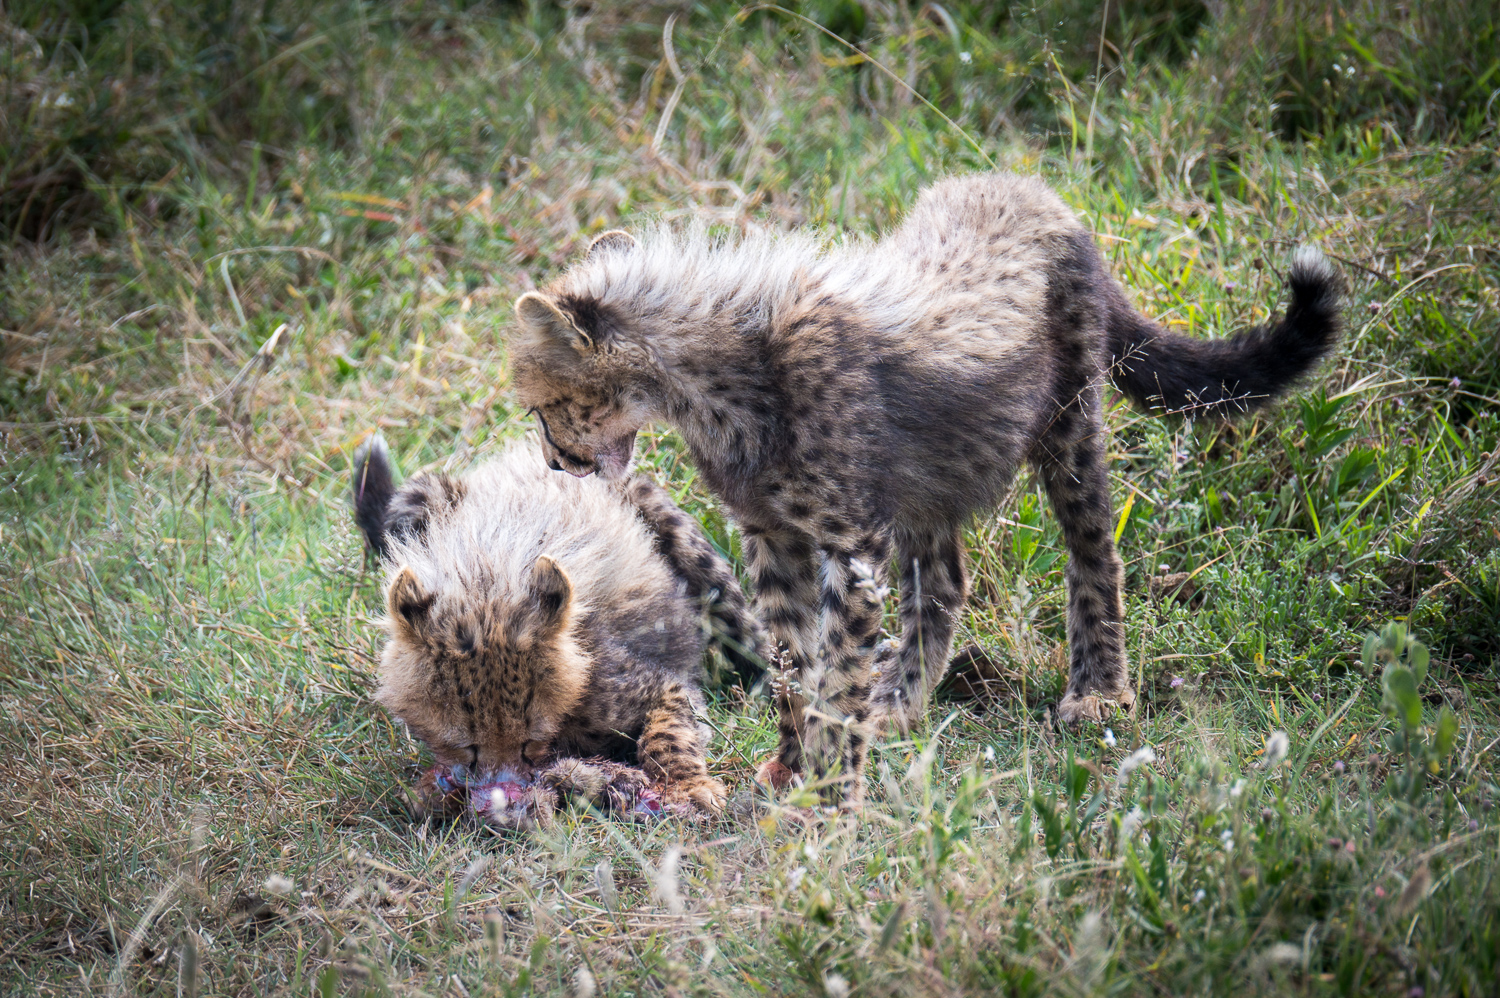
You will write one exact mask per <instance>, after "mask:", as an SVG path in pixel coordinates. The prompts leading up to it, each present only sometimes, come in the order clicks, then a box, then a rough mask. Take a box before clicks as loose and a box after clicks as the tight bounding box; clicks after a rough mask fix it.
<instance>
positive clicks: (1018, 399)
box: [511, 174, 1341, 796]
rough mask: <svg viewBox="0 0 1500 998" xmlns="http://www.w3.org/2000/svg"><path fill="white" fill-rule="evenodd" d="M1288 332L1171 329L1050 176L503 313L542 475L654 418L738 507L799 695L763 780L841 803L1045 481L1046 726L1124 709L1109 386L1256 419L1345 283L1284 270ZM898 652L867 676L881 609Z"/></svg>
mask: <svg viewBox="0 0 1500 998" xmlns="http://www.w3.org/2000/svg"><path fill="white" fill-rule="evenodd" d="M1289 283H1290V285H1291V302H1290V305H1289V306H1288V307H1287V311H1286V314H1285V316H1284V317H1282V318H1279V319H1277V320H1275V321H1273V322H1270V323H1268V324H1266V325H1265V326H1262V327H1260V328H1257V329H1253V330H1247V331H1245V332H1242V333H1239V334H1238V335H1235V336H1232V337H1228V338H1225V339H1216V340H1200V339H1193V338H1190V337H1186V336H1181V335H1178V334H1175V333H1172V332H1169V331H1167V330H1166V329H1164V328H1162V327H1161V326H1159V325H1157V324H1156V323H1154V322H1152V321H1151V320H1149V319H1147V318H1146V317H1144V316H1142V315H1141V314H1140V313H1138V312H1137V311H1136V310H1135V308H1134V307H1133V306H1132V305H1131V304H1130V302H1129V301H1128V299H1127V298H1126V297H1125V294H1124V293H1123V292H1122V291H1121V289H1120V287H1119V285H1117V284H1116V283H1115V282H1114V281H1113V280H1111V279H1110V276H1109V273H1108V271H1107V270H1106V268H1105V265H1104V261H1103V259H1102V258H1101V256H1100V253H1099V250H1098V249H1097V248H1096V247H1095V245H1094V242H1093V240H1092V238H1091V237H1090V235H1089V232H1088V230H1087V229H1085V228H1084V227H1083V226H1082V225H1081V224H1080V223H1079V220H1078V217H1077V215H1076V214H1075V213H1074V212H1073V211H1072V209H1070V208H1069V207H1068V206H1067V205H1066V204H1064V203H1063V201H1062V200H1061V199H1060V198H1058V197H1057V195H1056V194H1054V193H1053V192H1052V191H1051V190H1049V189H1048V188H1047V187H1046V185H1045V184H1043V183H1041V182H1040V181H1038V180H1035V179H1032V178H1026V177H1018V176H1011V175H1006V174H985V175H977V176H969V177H955V178H952V179H948V180H944V181H942V182H941V183H939V184H937V185H935V186H933V187H932V188H930V189H928V190H927V191H925V192H924V193H923V194H922V195H921V197H919V198H918V199H917V202H916V204H915V206H914V207H913V208H912V210H911V212H910V213H909V214H908V215H907V217H906V219H905V221H904V222H903V223H902V224H901V225H900V226H898V227H897V228H896V229H895V230H894V231H892V232H890V233H889V234H887V235H886V236H885V237H884V238H882V239H880V240H879V241H877V242H849V243H844V244H842V245H837V246H833V247H828V246H826V245H823V244H820V243H819V242H818V241H817V240H815V239H812V238H808V237H803V236H769V235H751V236H748V237H746V238H744V239H741V240H722V241H716V240H713V239H710V238H708V237H707V236H706V235H704V234H703V233H702V232H696V233H695V232H689V233H687V234H685V235H684V234H680V233H674V232H671V231H668V230H665V229H663V230H658V231H655V232H652V233H649V234H648V235H646V236H645V237H644V238H642V239H641V240H640V241H639V242H638V241H637V240H635V239H634V238H632V237H631V236H629V235H627V234H625V233H623V232H615V233H606V234H605V235H603V236H601V237H599V239H597V240H596V241H595V244H594V245H593V246H591V247H590V250H589V253H588V255H587V256H586V257H585V259H583V260H582V261H581V262H579V263H578V264H576V265H575V266H574V267H572V268H571V269H570V270H568V271H567V272H566V273H564V274H562V275H561V276H559V277H558V278H557V279H556V280H554V281H553V282H552V283H551V284H549V285H548V286H547V287H546V288H545V289H544V290H542V291H538V292H532V293H530V294H526V295H523V296H522V297H521V298H520V299H519V300H518V301H517V302H516V313H517V317H518V319H519V320H520V321H519V324H518V329H517V331H516V334H515V336H514V337H513V340H512V343H511V359H512V362H513V364H514V371H515V384H516V391H517V396H518V398H519V399H520V401H521V403H522V404H523V405H526V406H528V407H530V408H531V409H532V410H533V411H534V412H535V414H536V417H537V421H538V423H539V425H540V427H541V429H542V433H543V436H544V452H545V454H546V456H547V458H548V461H549V463H550V464H551V466H552V467H553V468H556V469H560V470H565V471H569V472H571V473H573V474H574V475H588V474H592V473H593V472H595V471H598V472H599V473H600V474H601V475H604V476H611V475H620V474H623V472H624V469H625V468H626V467H627V466H628V463H629V458H630V452H631V447H632V443H633V441H634V439H635V434H636V431H637V430H639V429H640V427H641V426H642V424H644V423H646V422H648V421H659V422H663V423H667V424H669V425H671V426H672V427H674V428H675V429H677V430H678V432H680V433H681V434H682V439H683V441H684V442H685V443H686V445H687V448H688V451H689V452H690V454H691V455H692V458H693V461H694V462H695V463H696V465H697V468H698V471H699V473H700V474H701V475H702V477H703V480H704V482H706V483H707V485H708V486H709V488H710V489H712V490H713V491H714V492H715V493H717V494H718V496H719V497H720V498H721V499H722V500H723V501H724V503H725V505H726V506H728V507H729V509H730V510H731V512H732V513H733V514H734V515H735V517H736V519H737V520H738V521H739V525H740V528H741V530H742V531H743V533H744V537H745V558H746V562H747V563H748V567H749V570H750V574H751V576H752V578H753V581H754V583H755V587H756V599H757V601H758V603H759V606H760V610H761V613H762V617H763V619H764V621H765V623H766V625H767V626H768V627H769V628H770V630H771V631H772V632H773V633H774V634H775V636H776V638H777V639H778V640H779V641H780V643H781V644H782V645H783V646H784V648H785V650H786V652H787V654H789V655H790V657H791V661H792V663H793V669H794V671H795V672H796V678H797V679H798V683H797V684H795V685H791V684H789V685H788V686H786V687H785V689H786V690H787V691H788V692H787V694H786V695H783V696H782V697H781V700H780V711H781V724H780V729H781V730H780V736H781V745H780V748H779V749H778V753H777V757H776V758H775V759H773V760H771V762H770V763H769V764H768V765H767V766H766V767H764V768H763V770H762V772H763V775H764V776H765V777H766V778H767V779H768V780H770V781H771V782H773V783H780V782H783V781H785V780H786V779H788V778H790V774H792V773H794V772H797V771H799V770H801V769H802V768H803V762H804V760H806V762H807V763H808V764H809V767H808V768H809V769H810V773H809V775H812V776H816V777H819V778H827V779H828V781H829V782H828V784H827V785H828V786H830V787H833V788H835V790H834V793H832V794H830V796H837V789H836V785H837V784H843V785H844V786H845V787H847V788H848V790H849V792H850V794H851V796H857V794H858V788H859V785H860V770H861V767H862V766H863V764H864V758H865V754H866V744H867V739H868V738H869V736H870V731H869V726H870V722H872V721H874V720H877V719H879V718H881V717H886V718H890V719H891V720H892V721H894V722H895V723H896V724H897V725H898V726H902V727H904V726H907V725H909V724H911V723H912V722H913V721H914V720H915V719H916V718H917V717H919V716H920V713H921V711H922V709H923V707H924V706H925V703H926V700H927V697H928V694H929V692H930V691H931V690H932V688H933V686H934V685H935V684H936V683H937V682H938V680H939V679H941V678H942V676H943V673H944V670H945V669H946V668H947V665H948V654H949V649H950V645H951V643H952V638H953V631H954V624H955V623H956V621H957V617H958V614H959V611H960V609H961V607H962V605H963V601H964V598H965V594H966V591H967V583H966V580H965V569H964V551H963V540H962V531H963V528H964V526H965V525H966V524H967V523H968V522H969V521H970V518H971V517H973V516H974V515H975V514H976V513H985V512H987V511H989V510H991V509H993V508H994V507H995V506H996V504H997V503H998V502H999V501H1000V500H1001V498H1002V497H1003V496H1004V495H1005V494H1006V491H1007V490H1008V489H1009V488H1010V485H1011V482H1012V480H1013V479H1014V477H1015V474H1016V472H1017V470H1018V469H1019V468H1021V467H1023V466H1025V465H1028V464H1029V465H1030V466H1031V467H1033V468H1034V469H1035V470H1036V472H1037V476H1038V477H1039V478H1040V480H1041V482H1042V484H1043V486H1044V487H1045V488H1046V491H1047V495H1048V498H1049V499H1050V501H1051V504H1052V509H1053V511H1054V513H1055V514H1056V515H1057V518H1058V521H1059V522H1060V524H1061V526H1062V533H1063V539H1064V541H1065V542H1066V544H1067V548H1068V563H1067V572H1066V581H1067V588H1068V619H1067V630H1068V644H1069V646H1070V650H1071V666H1070V670H1069V675H1068V685H1067V690H1066V692H1065V694H1064V696H1063V698H1062V701H1061V703H1060V704H1059V705H1058V713H1059V716H1060V717H1061V719H1062V720H1064V721H1068V722H1075V721H1081V720H1086V719H1097V718H1099V717H1100V716H1101V714H1102V713H1103V712H1104V711H1105V710H1107V709H1108V706H1109V704H1110V703H1111V702H1113V703H1114V704H1118V705H1120V706H1124V707H1128V706H1129V705H1130V700H1131V692H1130V688H1129V685H1128V683H1127V672H1126V668H1125V640H1124V638H1125V635H1124V627H1123V623H1122V621H1123V617H1124V607H1123V605H1122V603H1121V594H1120V589H1121V583H1122V576H1123V572H1122V568H1121V562H1120V558H1119V555H1118V554H1117V553H1116V551H1115V544H1114V520H1113V518H1112V516H1111V512H1110V496H1109V480H1108V475H1107V468H1106V462H1105V446H1104V444H1105V434H1104V426H1103V422H1102V419H1101V413H1102V408H1103V404H1104V388H1105V384H1106V382H1109V381H1113V382H1114V384H1115V386H1116V387H1118V388H1119V389H1120V390H1121V391H1123V392H1124V393H1125V394H1126V395H1128V396H1129V397H1130V398H1131V399H1132V400H1134V401H1135V402H1136V403H1138V404H1140V405H1142V406H1145V407H1147V408H1149V409H1153V410H1155V411H1157V412H1163V413H1188V414H1192V415H1198V416H1202V417H1207V418H1218V417H1226V416H1232V415H1236V414H1239V413H1244V412H1250V411H1252V410H1255V409H1257V408H1260V407H1262V406H1264V405H1265V404H1266V403H1267V402H1268V401H1269V400H1270V399H1272V398H1274V397H1275V396H1276V395H1278V394H1280V393H1282V392H1284V391H1285V390H1286V389H1287V388H1288V387H1290V386H1291V384H1292V383H1293V382H1294V381H1295V380H1296V379H1297V378H1298V377H1299V376H1301V375H1303V374H1305V373H1306V372H1307V371H1309V370H1310V369H1311V368H1312V367H1313V366H1314V365H1315V364H1316V363H1317V361H1318V360H1319V358H1321V357H1322V356H1323V355H1324V354H1326V353H1327V352H1328V350H1329V349H1330V348H1331V347H1332V346H1333V343H1334V341H1335V339H1336V337H1337V332H1338V326H1339V297H1340V287H1341V282H1340V279H1339V277H1338V275H1337V274H1336V273H1335V271H1334V270H1333V268H1332V267H1331V266H1330V265H1329V264H1328V262H1327V261H1326V260H1325V259H1324V258H1323V256H1322V255H1321V254H1320V253H1318V252H1317V251H1316V250H1313V249H1310V248H1309V249H1304V250H1302V251H1300V252H1298V254H1297V255H1296V256H1295V257H1294V258H1293V259H1292V264H1291V268H1290V273H1289ZM892 561H894V562H895V570H896V574H897V578H898V579H899V587H900V598H901V603H900V619H901V625H902V634H901V640H900V646H899V649H898V650H896V651H895V652H893V653H890V654H887V653H885V652H884V651H882V652H881V653H880V654H879V659H878V666H879V670H878V674H876V672H875V669H874V668H873V666H874V665H876V664H877V652H876V645H877V639H878V638H879V633H880V620H881V613H882V606H881V603H882V601H881V599H880V594H881V592H882V590H883V586H882V584H881V583H882V581H883V580H884V578H885V576H886V573H887V571H888V567H889V565H890V563H891V562H892Z"/></svg>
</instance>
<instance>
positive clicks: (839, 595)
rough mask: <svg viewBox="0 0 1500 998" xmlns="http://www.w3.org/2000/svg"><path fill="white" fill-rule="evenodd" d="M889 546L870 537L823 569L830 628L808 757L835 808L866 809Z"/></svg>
mask: <svg viewBox="0 0 1500 998" xmlns="http://www.w3.org/2000/svg"><path fill="white" fill-rule="evenodd" d="M889 558H890V548H889V545H888V544H887V543H886V542H885V541H884V540H883V539H878V538H867V539H866V540H865V542H864V543H862V544H860V545H859V546H857V547H856V548H854V549H853V550H847V551H841V550H830V551H828V552H827V553H826V560H825V562H824V566H823V594H822V600H821V603H822V607H823V629H822V638H821V641H820V642H819V648H818V657H817V660H816V664H815V667H814V668H813V669H811V670H809V674H808V675H807V677H806V678H805V679H804V680H803V689H804V691H806V692H808V693H810V694H811V695H810V696H809V698H808V704H807V706H806V708H805V711H804V719H803V736H802V743H803V751H804V753H805V756H806V760H807V764H808V768H809V770H810V775H811V776H813V777H814V778H816V779H817V780H818V782H819V783H820V784H822V787H823V789H822V796H823V799H824V800H825V801H827V802H828V803H841V804H843V805H844V806H846V807H857V806H859V804H860V802H861V800H862V798H863V795H864V767H865V757H866V755H868V753H869V745H870V734H869V720H870V708H871V696H870V692H871V691H870V666H871V664H872V661H873V658H874V653H875V642H876V640H877V639H878V638H879V636H880V616H881V612H882V610H883V609H884V593H885V590H884V588H883V586H882V583H883V581H884V579H885V573H886V562H887V561H888V560H889Z"/></svg>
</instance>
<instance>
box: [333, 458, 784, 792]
mask: <svg viewBox="0 0 1500 998" xmlns="http://www.w3.org/2000/svg"><path fill="white" fill-rule="evenodd" d="M354 510H355V519H356V521H357V522H358V524H359V526H360V528H361V529H362V530H363V531H364V534H365V537H366V538H367V539H368V541H369V543H370V546H371V548H373V549H374V551H375V552H376V553H377V554H378V555H379V556H380V558H381V560H382V562H383V564H384V566H385V568H386V573H387V585H386V617H385V622H384V623H385V628H386V631H387V632H388V634H389V640H388V641H387V642H386V645H385V649H384V652H383V653H382V655H381V659H380V665H379V680H380V683H379V689H378V691H377V692H376V694H375V699H376V700H377V701H378V702H379V703H380V704H382V705H383V706H385V707H386V708H387V709H388V710H389V711H390V712H391V713H392V714H393V715H395V716H396V717H398V718H400V719H401V720H402V721H404V722H405V723H406V725H407V727H408V728H409V729H410V731H411V732H412V734H413V735H415V736H416V737H417V738H420V739H421V740H422V741H423V742H425V743H426V744H427V746H428V747H429V748H430V749H431V750H432V753H433V755H434V756H436V757H437V761H438V763H439V764H440V765H444V766H461V767H464V768H463V770H461V771H466V772H469V773H474V774H492V773H505V774H521V776H515V775H507V778H509V779H526V778H529V777H528V774H529V775H530V776H536V775H541V770H542V769H543V767H546V766H547V765H548V764H549V763H551V762H553V761H555V760H558V759H562V758H569V757H584V756H604V757H610V758H616V759H619V760H622V761H633V762H636V763H637V764H638V765H639V766H640V767H641V768H642V769H643V770H644V771H645V772H646V774H647V776H649V777H650V778H651V779H653V780H655V781H661V782H663V783H664V785H665V794H664V796H665V797H666V799H668V800H669V801H673V802H678V803H682V804H691V805H693V806H695V807H697V808H699V809H701V810H702V811H706V812H710V813H715V812H718V811H719V809H720V808H721V807H722V806H723V803H724V799H725V790H724V785H723V784H722V783H720V782H719V781H718V780H716V779H714V778H713V777H711V776H709V774H708V768H707V765H706V763H705V759H704V750H705V747H706V745H707V737H708V729H707V727H706V726H705V725H703V724H702V723H701V722H700V721H699V715H700V714H701V713H702V710H703V693H702V689H701V677H702V675H703V655H704V651H705V649H706V647H707V645H708V642H709V641H710V640H711V637H712V638H713V639H715V640H717V641H718V643H719V644H720V646H721V649H722V650H723V651H724V652H725V654H726V657H727V658H729V659H730V660H731V662H732V663H733V664H734V665H735V666H736V667H737V668H739V669H740V670H741V671H742V672H744V673H746V674H748V673H750V672H751V670H753V669H754V665H753V662H754V661H755V660H756V658H755V654H756V653H755V652H754V647H755V644H756V642H757V640H758V639H757V638H756V630H755V627H754V624H753V621H751V620H750V619H749V618H748V617H747V616H746V614H745V605H744V597H743V595H742V593H741V591H740V588H739V584H738V582H737V580H736V579H735V577H734V574H733V572H732V570H731V569H730V567H729V565H728V563H727V562H725V561H724V559H723V558H721V557H720V556H719V555H718V553H717V552H716V551H715V550H714V548H713V547H712V545H710V544H709V542H708V540H707V538H706V537H704V536H703V534H702V532H701V531H700V529H699V528H698V526H697V524H696V523H695V522H694V521H693V519H692V518H691V517H689V516H688V515H686V514H685V513H683V512H682V511H681V510H679V509H678V508H677V506H676V505H675V504H674V503H673V502H672V500H671V498H670V497H669V496H668V495H667V494H666V493H665V492H664V491H663V490H662V489H660V488H659V487H658V486H657V485H655V483H653V482H652V481H651V480H650V479H648V478H645V477H644V476H637V477H634V478H631V479H628V480H624V481H621V482H616V483H606V482H604V481H601V480H593V481H583V480H580V479H574V478H568V477H566V476H560V475H553V474H552V473H551V472H549V471H548V470H547V468H546V466H545V465H544V464H543V463H542V462H541V460H540V459H539V458H538V457H537V454H536V450H535V447H534V446H526V445H524V444H521V443H515V444H512V445H511V446H510V447H509V448H507V449H506V450H505V451H504V452H503V453H502V454H501V455H500V456H499V457H498V458H496V459H495V460H493V461H491V462H489V463H487V464H484V465H481V466H480V467H478V468H476V469H474V470H473V471H471V472H469V473H468V474H466V475H464V476H463V477H461V478H454V477H450V476H448V475H431V474H420V475H416V476H414V477H412V478H411V479H409V480H408V481H407V482H406V483H405V484H403V485H402V486H401V487H400V488H399V489H398V488H396V487H395V484H394V482H393V480H392V474H391V464H390V460H389V457H388V453H387V450H386V446H385V443H384V441H383V440H381V439H380V437H378V436H376V437H374V438H373V439H372V440H371V441H370V443H369V444H368V445H366V446H364V447H362V448H361V449H360V451H359V452H358V453H357V454H356V456H355V462H354ZM705 617H707V618H708V623H709V625H710V626H705ZM710 632H711V633H710Z"/></svg>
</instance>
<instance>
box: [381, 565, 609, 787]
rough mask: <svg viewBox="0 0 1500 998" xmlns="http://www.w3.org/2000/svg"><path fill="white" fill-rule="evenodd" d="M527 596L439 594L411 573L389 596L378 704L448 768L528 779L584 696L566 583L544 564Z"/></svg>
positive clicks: (482, 591)
mask: <svg viewBox="0 0 1500 998" xmlns="http://www.w3.org/2000/svg"><path fill="white" fill-rule="evenodd" d="M509 588H510V587H508V586H507V587H505V589H507V590H508V589H509ZM524 589H525V591H524V592H520V593H515V592H509V591H487V587H486V586H485V585H484V584H482V583H480V584H474V583H470V584H467V585H464V586H462V587H459V586H449V587H446V588H444V589H442V590H439V591H434V590H432V589H429V588H427V587H426V586H424V584H423V583H422V581H421V580H420V579H419V578H418V577H417V573H416V572H414V571H413V570H412V569H411V567H406V568H403V569H402V570H401V571H400V572H398V573H397V574H396V576H395V578H394V579H393V580H392V581H391V584H390V586H389V588H388V589H387V592H386V617H385V621H384V623H385V627H386V630H387V632H388V633H389V635H390V640H389V641H387V642H386V646H385V651H384V653H383V655H382V657H381V661H380V669H379V672H380V687H379V689H378V690H377V691H376V694H375V699H376V700H377V701H378V702H379V703H380V704H382V705H383V706H384V707H385V708H386V709H387V710H389V711H390V712H391V713H392V714H394V715H395V716H396V717H398V718H400V719H401V720H402V721H404V722H405V723H406V725H407V727H408V728H409V729H410V731H411V732H412V734H413V735H415V736H416V737H417V738H420V739H421V740H422V741H423V742H425V743H426V744H427V746H428V748H430V749H431V750H432V753H433V755H434V756H436V757H437V759H438V761H439V762H440V763H442V764H445V765H450V766H454V765H463V766H467V767H469V769H470V770H471V771H473V772H479V773H492V772H498V771H500V770H511V771H513V772H517V773H523V774H524V773H530V772H532V771H534V770H535V769H536V768H537V767H538V766H540V765H542V764H544V763H545V762H547V761H548V755H549V753H550V750H551V745H552V742H553V740H554V738H555V737H556V735H557V731H558V727H559V725H560V724H561V723H562V721H563V719H564V718H565V717H566V716H567V714H568V712H569V711H570V710H571V709H572V708H573V707H574V706H575V705H576V704H577V703H578V700H579V697H580V696H581V695H582V692H583V688H584V684H585V682H586V680H587V673H588V668H589V665H588V659H587V658H586V657H585V656H584V654H583V652H582V651H581V650H580V649H579V648H578V647H577V646H576V645H575V643H574V641H573V638H572V635H571V627H570V623H571V614H572V604H573V589H572V585H571V583H570V582H569V581H568V576H567V574H566V573H564V572H563V570H562V568H561V567H560V566H559V565H558V564H557V563H556V562H555V561H553V560H552V559H551V558H548V557H546V556H542V557H540V558H538V559H537V560H536V564H535V565H534V567H533V568H532V570H531V575H530V578H529V580H527V581H526V583H525V585H524Z"/></svg>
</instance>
